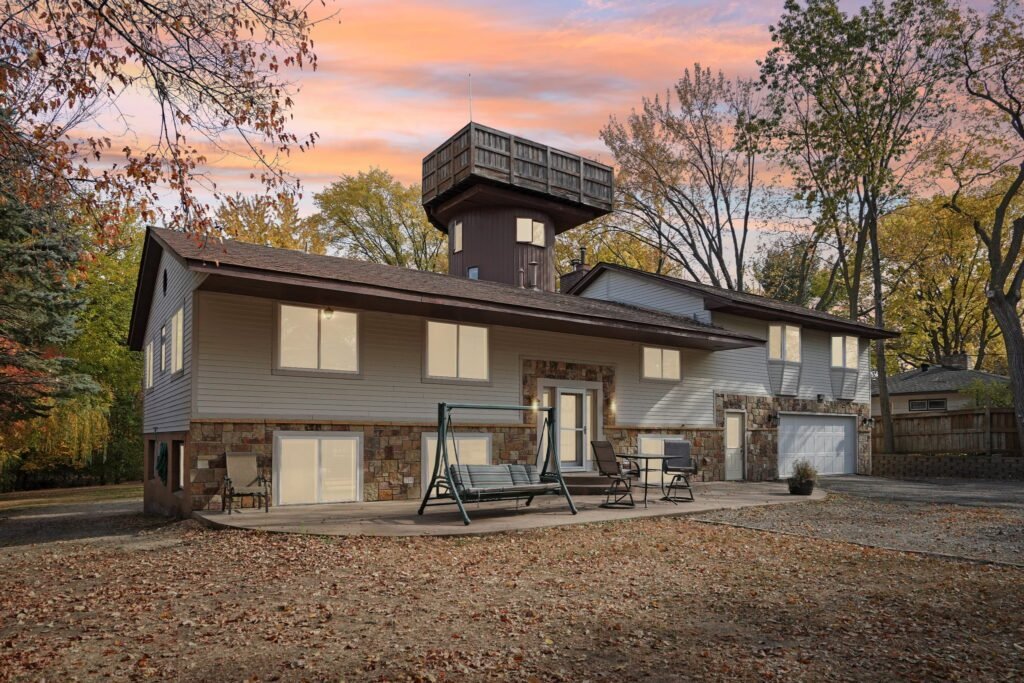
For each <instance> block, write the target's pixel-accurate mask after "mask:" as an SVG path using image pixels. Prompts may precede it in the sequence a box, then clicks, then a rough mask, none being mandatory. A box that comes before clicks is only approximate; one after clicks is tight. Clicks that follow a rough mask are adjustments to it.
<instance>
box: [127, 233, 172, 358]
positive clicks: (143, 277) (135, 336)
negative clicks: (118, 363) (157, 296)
mask: <svg viewBox="0 0 1024 683" xmlns="http://www.w3.org/2000/svg"><path fill="white" fill-rule="evenodd" d="M165 248H166V245H165V244H164V243H163V241H162V240H160V239H159V238H158V237H157V236H156V235H154V234H153V231H152V229H151V228H148V227H147V228H146V236H145V237H144V238H143V243H142V257H141V258H140V259H139V274H138V277H137V278H136V281H135V295H134V297H133V299H132V316H131V320H130V321H129V322H128V338H127V340H126V341H127V343H128V348H129V349H131V350H132V351H141V350H142V346H143V342H144V339H145V336H146V325H147V324H148V322H149V309H150V302H152V301H153V291H154V289H155V288H156V279H157V271H159V270H160V258H161V256H163V250H164V249H165Z"/></svg>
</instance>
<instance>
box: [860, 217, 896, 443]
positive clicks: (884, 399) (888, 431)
mask: <svg viewBox="0 0 1024 683" xmlns="http://www.w3.org/2000/svg"><path fill="white" fill-rule="evenodd" d="M867 223H868V231H869V238H870V239H871V281H872V282H871V283H872V293H873V295H874V301H873V303H874V308H875V327H877V328H878V329H880V330H884V329H885V314H884V311H883V309H882V299H883V296H882V294H883V292H882V256H881V253H880V250H879V247H878V209H877V206H876V205H875V204H874V202H873V201H871V202H870V203H869V205H868V216H867ZM886 365H887V364H886V362H885V340H884V339H876V340H875V369H876V370H877V371H878V406H879V407H880V408H881V409H882V450H883V451H885V452H886V453H894V452H895V451H896V437H895V435H894V434H893V433H892V405H890V403H889V373H888V371H887V368H886Z"/></svg>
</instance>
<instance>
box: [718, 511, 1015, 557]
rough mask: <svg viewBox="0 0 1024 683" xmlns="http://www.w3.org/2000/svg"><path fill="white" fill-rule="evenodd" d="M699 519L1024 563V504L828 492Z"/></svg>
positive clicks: (871, 543)
mask: <svg viewBox="0 0 1024 683" xmlns="http://www.w3.org/2000/svg"><path fill="white" fill-rule="evenodd" d="M700 519H708V520H713V521H720V522H728V523H731V524H739V525H742V526H747V527H753V528H757V529H766V530H774V531H785V532H788V533H796V534H803V535H809V536H815V537H818V538H829V539H835V540H841V541H851V542H853V543H863V544H867V545H872V546H880V547H887V548H899V549H901V550H917V551H923V552H930V553H942V554H945V555H955V556H957V557H969V558H974V559H978V560H988V561H995V562H1010V563H1014V564H1024V509H1020V508H1017V507H1001V508H996V507H967V506H963V505H932V504H925V503H917V502H892V501H881V500H877V499H869V498H862V497H859V496H850V495H842V494H837V493H829V496H828V498H826V499H824V500H821V501H814V502H811V503H806V504H803V505H773V506H762V507H748V508H742V509H739V510H720V511H718V512H712V513H708V514H703V515H700Z"/></svg>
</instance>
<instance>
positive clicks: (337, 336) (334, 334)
mask: <svg viewBox="0 0 1024 683" xmlns="http://www.w3.org/2000/svg"><path fill="white" fill-rule="evenodd" d="M277 319H278V338H277V342H278V345H277V368H278V369H280V370H317V371H322V372H331V373H349V374H355V373H358V372H359V314H358V313H354V312H352V311H339V310H337V309H333V308H320V307H317V306H299V305H294V304H280V305H279V306H278V316H277Z"/></svg>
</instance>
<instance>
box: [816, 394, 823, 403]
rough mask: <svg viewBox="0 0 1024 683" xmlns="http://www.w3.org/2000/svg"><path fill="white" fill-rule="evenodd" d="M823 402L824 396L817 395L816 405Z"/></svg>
mask: <svg viewBox="0 0 1024 683" xmlns="http://www.w3.org/2000/svg"><path fill="white" fill-rule="evenodd" d="M824 402H825V394H818V403H824Z"/></svg>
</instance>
